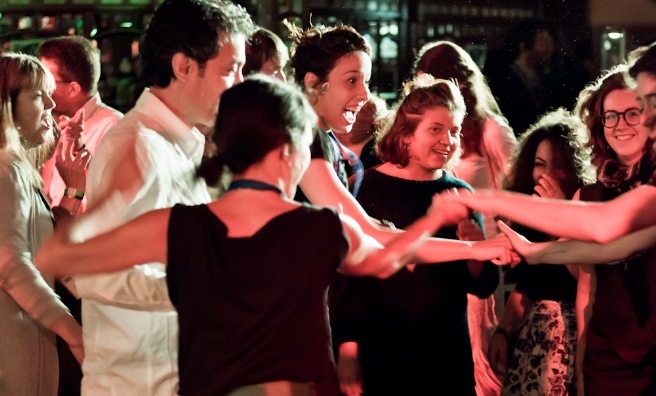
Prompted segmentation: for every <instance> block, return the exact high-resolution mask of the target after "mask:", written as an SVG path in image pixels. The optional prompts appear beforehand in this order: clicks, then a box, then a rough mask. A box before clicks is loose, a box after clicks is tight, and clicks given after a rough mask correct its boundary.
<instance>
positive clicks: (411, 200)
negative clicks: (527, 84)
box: [335, 75, 498, 395]
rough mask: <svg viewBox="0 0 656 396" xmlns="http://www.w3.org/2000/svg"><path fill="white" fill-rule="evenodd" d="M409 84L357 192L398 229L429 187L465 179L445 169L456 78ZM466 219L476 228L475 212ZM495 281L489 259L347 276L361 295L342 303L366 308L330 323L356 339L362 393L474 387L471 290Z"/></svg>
mask: <svg viewBox="0 0 656 396" xmlns="http://www.w3.org/2000/svg"><path fill="white" fill-rule="evenodd" d="M405 90H406V96H405V98H404V99H403V101H402V103H401V104H400V105H399V106H398V108H397V110H396V114H395V118H394V121H393V122H392V123H391V125H390V126H389V127H388V129H387V130H383V131H382V132H383V133H382V138H381V140H380V141H379V143H378V152H379V154H380V156H381V159H382V160H383V161H384V163H383V164H382V165H380V166H378V167H375V168H372V169H369V170H368V171H367V172H365V175H364V180H363V183H362V188H361V191H360V194H359V195H358V201H359V202H360V203H361V204H362V207H363V208H364V209H365V210H366V211H367V213H368V214H369V215H371V216H372V217H374V218H377V219H380V220H383V221H385V222H387V223H391V224H394V225H395V226H396V227H399V228H402V229H403V228H406V227H407V226H408V225H409V224H411V222H412V221H414V220H415V219H416V218H418V216H420V215H421V213H422V212H423V211H425V210H426V208H427V207H428V206H429V205H430V201H431V197H432V196H433V194H435V193H438V192H441V191H445V190H448V189H452V188H470V187H469V186H468V185H467V184H466V183H464V182H463V181H461V180H459V179H456V178H454V177H453V176H451V175H450V174H449V173H448V172H447V171H446V170H445V169H446V168H448V163H449V161H453V160H457V157H458V155H459V153H458V152H459V139H460V129H461V123H462V120H463V117H464V115H465V105H464V101H463V98H462V96H461V95H460V92H459V91H458V88H457V87H456V85H455V84H453V83H452V82H450V81H445V80H434V79H433V78H432V77H431V76H430V75H423V76H421V77H418V78H416V79H415V80H413V81H411V82H409V83H407V84H406V86H405ZM467 222H474V223H475V224H476V228H477V229H478V230H479V231H480V228H481V227H482V224H481V223H482V221H481V219H480V216H476V217H473V218H470V219H469V220H467ZM458 232H459V230H458V228H457V227H450V228H443V229H442V230H440V232H439V233H438V234H436V236H439V237H442V238H449V239H457V236H456V234H457V233H458ZM497 282H498V272H497V269H496V267H494V266H493V265H492V264H491V263H489V262H486V263H483V262H479V261H476V262H467V261H463V260H458V261H455V260H454V261H452V262H448V263H443V264H440V265H436V266H417V267H414V266H413V267H409V268H407V269H404V270H402V271H400V272H399V273H397V274H396V275H394V276H392V277H390V278H389V279H386V280H382V281H378V280H373V279H353V285H355V286H356V287H357V288H358V290H357V293H355V296H357V297H358V299H351V300H349V301H348V303H349V304H352V305H355V306H357V307H361V310H362V312H360V316H359V317H357V320H354V321H352V322H351V323H352V324H353V326H352V327H351V328H340V329H335V331H348V332H349V334H347V335H342V334H336V337H337V338H341V339H349V340H351V341H353V342H354V343H357V358H358V359H359V363H360V364H361V369H362V391H363V393H364V394H366V395H388V394H389V395H401V394H408V395H428V394H454V395H475V390H474V368H473V361H472V355H471V346H470V341H469V332H468V330H467V293H473V294H475V295H477V296H479V297H483V298H484V297H487V296H489V295H490V294H491V293H492V292H493V291H494V289H495V287H496V285H497ZM347 347H348V348H354V347H355V345H349V343H347V344H344V345H342V348H340V353H342V355H341V356H340V359H339V361H338V371H340V374H341V375H342V384H341V385H342V389H343V391H344V392H345V393H348V394H352V393H355V391H354V389H352V387H351V386H350V385H351V384H349V383H348V382H347V381H346V380H347V378H346V374H347V373H346V372H345V371H346V370H347V369H351V370H352V369H353V365H351V367H343V364H344V363H343V362H344V358H345V357H348V355H347V356H344V354H345V353H349V352H350V351H346V350H345V348H347ZM355 368H357V365H356V366H355ZM351 376H354V375H353V374H351ZM355 376H357V375H355ZM456 378H457V380H456Z"/></svg>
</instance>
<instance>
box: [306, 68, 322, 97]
mask: <svg viewBox="0 0 656 396" xmlns="http://www.w3.org/2000/svg"><path fill="white" fill-rule="evenodd" d="M303 85H304V86H305V90H306V91H307V92H310V93H313V91H314V89H315V87H316V86H317V85H319V77H318V76H317V75H316V74H314V73H312V72H307V73H305V77H303Z"/></svg>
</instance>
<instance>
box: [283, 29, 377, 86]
mask: <svg viewBox="0 0 656 396" xmlns="http://www.w3.org/2000/svg"><path fill="white" fill-rule="evenodd" d="M285 24H286V26H287V27H288V28H289V30H290V31H291V34H290V36H289V37H290V38H291V39H292V41H293V44H292V48H291V68H292V73H293V74H294V81H296V83H297V84H298V85H299V86H301V87H303V88H304V87H305V84H304V79H305V75H306V74H308V73H314V74H315V75H316V76H317V77H318V78H319V81H317V84H320V83H323V82H324V81H326V80H327V79H328V74H330V72H331V71H332V70H333V69H334V68H335V63H337V61H338V60H339V59H340V58H341V57H342V56H344V55H346V54H350V53H351V52H356V51H362V52H364V53H366V54H367V55H369V56H371V46H370V45H369V43H368V42H367V40H366V39H365V38H364V37H362V35H361V34H360V33H358V32H357V31H356V30H355V29H353V28H352V27H351V26H346V25H341V26H332V27H326V26H322V27H317V26H314V27H311V28H309V29H307V30H305V31H303V30H301V29H299V28H298V27H296V26H294V25H292V24H291V23H289V22H287V21H285Z"/></svg>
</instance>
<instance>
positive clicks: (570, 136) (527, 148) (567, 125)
mask: <svg viewBox="0 0 656 396" xmlns="http://www.w3.org/2000/svg"><path fill="white" fill-rule="evenodd" d="M585 135H586V131H585V125H584V124H583V122H581V120H580V119H579V118H578V117H576V116H574V115H572V114H571V113H569V112H568V111H567V110H565V109H562V108H560V109H557V110H555V111H552V112H550V113H547V114H544V115H543V116H542V117H540V119H538V121H537V122H536V123H535V124H533V125H531V127H529V129H528V130H527V131H526V132H525V133H523V134H522V135H521V137H520V138H519V141H518V144H517V148H516V149H515V152H514V154H513V156H512V157H511V158H510V160H509V162H508V163H509V165H510V171H509V172H508V176H506V178H505V179H504V182H503V188H504V189H505V190H508V191H514V192H519V193H523V194H529V195H530V194H532V193H533V188H534V187H535V181H534V180H533V167H534V164H535V153H536V152H537V149H538V146H539V145H540V143H542V142H543V141H545V140H546V141H548V142H549V143H550V144H551V151H552V155H553V160H554V165H555V167H556V168H557V169H560V170H562V172H561V173H562V175H564V178H563V179H562V180H559V182H560V188H561V190H562V191H563V193H565V196H566V197H567V198H568V199H570V198H572V196H573V195H574V193H575V192H576V190H578V189H579V188H581V187H582V186H584V185H588V184H592V183H594V182H595V180H596V179H595V174H594V169H593V167H592V166H591V164H590V149H589V148H588V147H586V145H585Z"/></svg>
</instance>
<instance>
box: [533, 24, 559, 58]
mask: <svg viewBox="0 0 656 396" xmlns="http://www.w3.org/2000/svg"><path fill="white" fill-rule="evenodd" d="M554 50H555V43H554V39H553V37H552V36H551V34H550V33H549V32H548V31H546V30H538V31H537V32H536V33H535V39H534V41H533V48H532V49H531V58H532V61H533V62H535V64H536V66H537V65H543V64H545V63H547V62H549V59H551V56H552V55H553V53H554Z"/></svg>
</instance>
